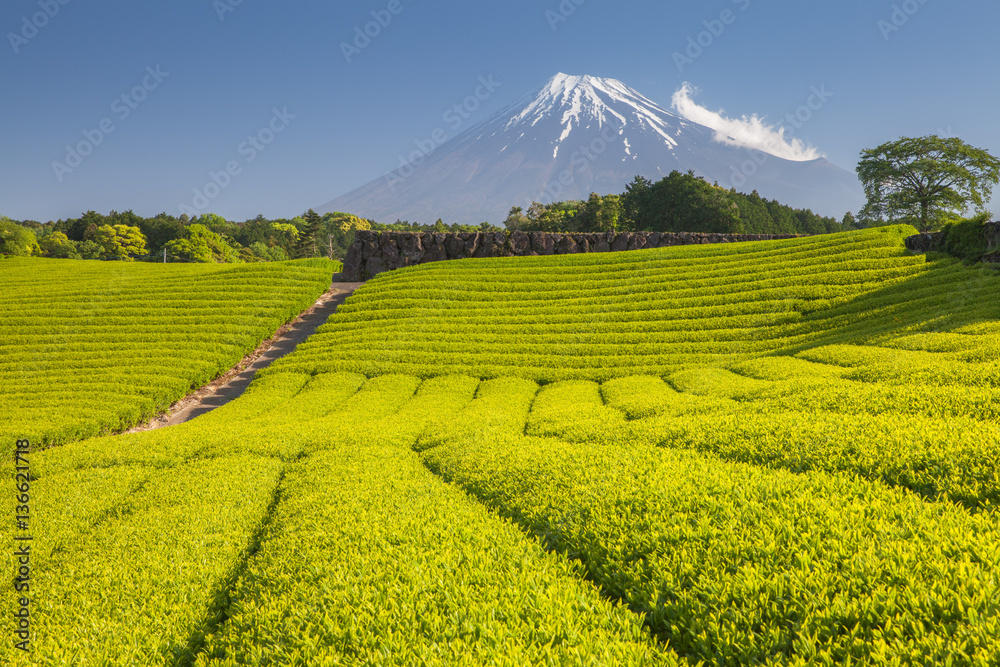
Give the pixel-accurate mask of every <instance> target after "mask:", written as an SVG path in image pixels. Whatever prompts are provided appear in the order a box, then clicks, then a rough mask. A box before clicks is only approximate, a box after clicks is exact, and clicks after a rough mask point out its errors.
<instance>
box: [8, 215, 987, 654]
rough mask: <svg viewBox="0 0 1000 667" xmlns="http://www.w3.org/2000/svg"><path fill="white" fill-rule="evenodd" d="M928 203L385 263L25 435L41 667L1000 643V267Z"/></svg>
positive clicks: (837, 650) (922, 648) (951, 647)
mask: <svg viewBox="0 0 1000 667" xmlns="http://www.w3.org/2000/svg"><path fill="white" fill-rule="evenodd" d="M907 231H908V230H907V229H904V228H895V229H886V230H874V231H867V232H860V233H852V234H845V235H835V236H830V237H825V238H822V239H800V240H795V241H790V242H775V243H766V244H746V245H739V246H719V247H702V248H682V249H666V250H657V251H640V252H634V253H621V254H616V255H606V256H575V257H555V258H545V259H542V258H539V259H535V258H530V259H519V260H510V261H507V260H490V261H483V262H479V261H469V262H452V263H444V264H440V265H429V266H425V267H416V268H414V269H409V270H404V271H400V272H397V273H394V274H390V275H387V276H383V277H380V278H379V279H377V280H375V281H372V282H371V283H370V284H369V285H367V286H365V287H364V288H362V289H361V290H359V291H358V292H357V293H356V295H355V296H354V297H353V298H352V299H351V300H350V301H349V304H348V305H349V307H348V308H345V309H344V310H343V311H342V312H341V313H339V314H338V315H336V316H335V317H334V318H333V319H332V320H331V322H330V324H328V325H327V326H326V328H325V329H324V330H323V333H322V334H321V335H320V336H318V337H317V338H316V339H315V340H313V341H311V342H310V343H309V344H307V345H305V346H301V347H300V349H299V351H297V352H296V353H294V354H293V355H290V356H289V357H287V358H286V359H285V360H283V361H282V362H281V363H280V364H277V365H276V366H275V367H272V369H270V370H269V371H268V372H267V373H265V374H264V375H263V376H262V377H260V378H259V379H258V380H257V381H256V382H255V383H254V385H253V386H252V387H251V389H250V391H249V392H248V393H247V395H245V396H244V397H242V398H241V399H240V400H238V401H236V402H234V403H232V404H229V405H227V406H225V407H223V408H221V409H219V410H216V411H215V412H212V413H210V414H208V415H206V416H204V417H202V418H199V419H197V420H194V421H192V422H190V423H188V424H184V425H182V426H179V427H173V428H170V429H163V430H160V431H154V432H148V433H140V434H133V435H126V436H113V437H105V438H98V439H92V440H87V441H83V442H77V443H73V444H70V445H67V446H64V447H60V448H55V449H50V450H47V451H44V452H40V453H38V454H33V455H32V456H31V461H32V463H31V465H32V474H33V476H34V477H35V480H34V481H33V494H34V497H35V498H37V504H36V507H37V510H34V511H35V514H33V518H32V522H33V523H32V525H33V530H34V533H35V538H36V541H35V544H36V545H38V548H37V551H36V552H35V554H34V555H33V559H34V560H33V567H35V568H36V570H35V571H36V572H37V573H38V575H37V578H36V580H35V584H34V585H35V586H36V587H37V589H36V590H37V591H38V592H37V595H38V602H37V603H36V606H35V607H34V608H33V613H34V616H33V619H34V622H35V623H36V628H38V633H37V639H36V653H35V654H33V655H32V656H31V659H33V660H34V661H35V662H34V663H30V664H84V665H92V664H93V665H98V664H130V663H134V664H195V665H200V666H202V667H207V666H210V665H211V666H218V667H222V666H229V665H259V664H274V665H293V664H345V665H374V664H379V665H400V666H402V665H413V664H422V665H470V666H471V665H483V664H495V665H581V666H582V665H595V664H614V665H696V664H706V665H720V666H721V665H736V664H739V665H749V664H760V665H796V666H798V665H811V664H829V665H849V664H850V665H856V664H864V665H886V666H889V665H924V664H935V665H937V664H951V665H991V664H994V663H995V660H996V656H998V655H1000V608H998V606H997V603H996V600H997V599H1000V578H998V576H997V572H1000V511H998V508H1000V472H998V470H1000V427H998V420H997V417H998V416H1000V415H998V413H1000V394H998V392H1000V372H998V364H1000V302H998V300H997V299H996V294H997V288H998V287H1000V277H998V274H997V273H996V272H995V271H992V270H990V269H984V268H972V267H966V266H963V265H961V264H960V263H958V262H953V261H951V260H947V259H934V260H933V261H930V262H928V261H926V259H925V258H924V257H909V256H907V255H906V254H905V253H904V252H903V251H902V250H901V248H902V243H901V238H902V236H903V235H905V234H906V233H907ZM570 285H575V286H576V287H575V288H571V287H570ZM574 289H575V290H576V293H575V294H574V292H573V290H574ZM581 329H584V330H582V331H581ZM464 341H473V343H474V344H466V343H465V342H464ZM341 343H343V345H344V347H341ZM463 346H464V347H463ZM529 362H530V363H529ZM326 371H335V372H326ZM392 371H395V372H392ZM400 371H405V372H400ZM458 371H462V372H458ZM366 373H368V374H370V375H371V377H366ZM13 531H14V528H13V527H12V526H11V525H10V524H9V523H8V524H4V525H3V530H2V531H0V540H3V541H4V542H5V543H11V538H12V535H11V533H12V532H13ZM12 595H13V592H12V591H10V590H9V587H7V588H4V589H2V590H0V607H3V608H5V609H6V608H10V607H11V606H12V605H13V604H14V601H13V600H12V598H11V596H12ZM94 619H100V620H99V622H98V621H95V620H94ZM8 658H9V659H10V661H11V662H12V663H13V664H29V662H27V658H26V657H25V656H23V655H20V654H16V653H14V652H13V649H11V648H10V646H9V644H4V645H2V646H0V661H6V660H8ZM5 664H6V663H5Z"/></svg>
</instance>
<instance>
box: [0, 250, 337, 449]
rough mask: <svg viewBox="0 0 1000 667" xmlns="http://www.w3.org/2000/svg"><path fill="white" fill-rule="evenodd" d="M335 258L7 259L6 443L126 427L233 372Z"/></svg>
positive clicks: (0, 324)
mask: <svg viewBox="0 0 1000 667" xmlns="http://www.w3.org/2000/svg"><path fill="white" fill-rule="evenodd" d="M333 269H334V263H332V262H327V266H325V267H324V266H318V265H312V266H304V265H299V264H297V263H294V262H292V263H283V264H253V265H238V266H225V265H224V266H220V265H211V266H195V265H177V264H171V265H163V264H136V263H130V264H121V263H103V262H81V261H74V260H53V259H32V258H12V259H7V260H5V261H3V262H0V284H2V285H3V291H2V293H0V313H2V316H0V317H2V319H0V414H3V415H4V419H3V423H2V424H0V440H2V441H3V445H2V448H3V451H10V448H11V447H12V443H13V442H14V440H15V439H16V438H31V440H32V441H34V442H36V443H47V444H59V443H62V442H67V441H72V440H78V439H81V438H85V437H91V436H94V435H97V434H99V433H102V432H106V431H113V430H123V429H126V428H128V427H129V426H132V425H134V424H136V423H137V422H140V421H142V420H143V419H146V418H149V417H152V416H154V415H155V414H157V413H158V412H161V411H163V410H164V409H166V408H167V407H169V406H170V404H171V403H173V402H174V401H176V400H177V399H179V398H181V397H183V396H184V395H185V394H186V393H188V392H189V391H190V390H191V389H192V388H193V387H198V386H200V385H202V384H205V383H206V382H208V381H210V380H212V379H213V378H215V377H217V376H218V375H219V374H220V373H222V372H224V371H226V370H229V368H230V367H232V366H233V365H234V364H235V363H236V362H237V361H239V360H240V359H241V358H242V357H243V356H244V355H245V354H247V353H248V352H250V351H252V350H253V349H254V348H255V347H256V346H257V345H258V344H259V343H260V342H261V341H262V340H264V339H265V338H267V337H268V336H270V335H271V334H272V333H273V332H274V331H275V330H276V329H277V328H278V327H280V326H281V325H282V324H284V323H285V322H287V321H288V320H290V319H291V318H293V317H294V316H295V315H297V314H298V313H300V312H301V311H302V310H304V309H306V308H307V307H309V306H310V305H311V304H312V303H313V302H314V301H315V300H316V298H317V297H318V296H319V295H320V294H322V293H323V292H324V291H325V290H326V289H327V288H328V287H329V285H330V279H331V276H332V273H333Z"/></svg>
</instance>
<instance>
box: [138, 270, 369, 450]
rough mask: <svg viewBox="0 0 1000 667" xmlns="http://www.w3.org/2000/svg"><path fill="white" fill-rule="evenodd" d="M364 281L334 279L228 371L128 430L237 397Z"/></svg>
mask: <svg viewBox="0 0 1000 667" xmlns="http://www.w3.org/2000/svg"><path fill="white" fill-rule="evenodd" d="M363 284H364V283H333V285H331V287H330V289H329V290H328V291H327V292H326V293H325V294H323V296H321V297H320V298H319V299H318V300H317V301H316V303H315V304H313V306H312V308H310V309H309V310H307V311H305V312H304V313H302V314H301V315H299V317H298V318H297V319H296V320H294V321H293V322H291V323H289V324H286V325H285V326H283V327H282V328H281V329H279V330H278V331H277V332H276V333H275V335H274V337H272V338H270V339H268V340H266V341H264V342H263V343H261V344H260V346H259V347H258V348H257V349H256V350H254V351H253V352H252V353H251V354H249V355H247V356H246V357H244V358H243V360H242V361H241V362H240V363H239V364H237V365H236V366H235V367H234V368H233V369H232V370H230V371H229V372H228V373H226V374H225V375H223V376H222V377H220V378H219V379H217V380H215V381H214V382H212V383H211V384H209V385H206V386H204V387H202V388H201V389H199V390H198V391H196V392H194V393H193V394H189V395H188V396H186V397H185V398H183V399H181V400H180V401H178V402H177V403H174V405H172V406H171V408H170V410H169V411H168V412H167V413H166V414H164V415H161V416H160V417H158V418H156V419H154V420H153V421H151V422H147V423H145V424H142V425H140V426H136V427H135V428H132V429H130V430H129V431H128V433H137V432H139V431H151V430H153V429H157V428H164V427H166V426H175V425H177V424H183V423H184V422H188V421H191V420H192V419H194V418H195V417H198V416H200V415H203V414H205V413H206V412H211V411H212V410H214V409H216V408H218V407H221V406H223V405H225V404H226V403H229V402H230V401H232V400H235V399H237V398H239V397H240V396H241V395H242V394H243V392H244V391H246V388H247V387H249V386H250V383H251V382H253V378H254V376H255V375H256V374H257V371H259V370H261V369H262V368H267V367H268V366H270V365H271V364H272V363H274V361H275V360H277V359H280V358H281V357H283V356H285V355H286V354H291V353H292V352H294V351H295V348H296V347H298V345H299V343H301V342H302V341H304V340H306V339H307V338H309V337H310V336H312V335H313V334H314V333H316V329H317V327H319V326H320V325H321V324H323V323H324V322H326V320H327V319H328V318H329V317H330V315H332V314H333V313H334V312H336V310H337V307H338V306H340V305H341V304H342V303H344V300H345V299H347V297H349V296H350V295H351V294H352V293H353V292H354V290H356V289H357V288H359V287H361V285H363Z"/></svg>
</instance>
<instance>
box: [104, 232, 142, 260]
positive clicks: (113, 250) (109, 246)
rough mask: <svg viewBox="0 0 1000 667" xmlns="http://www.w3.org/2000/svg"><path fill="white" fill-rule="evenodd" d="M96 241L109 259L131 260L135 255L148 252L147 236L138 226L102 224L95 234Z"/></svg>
mask: <svg viewBox="0 0 1000 667" xmlns="http://www.w3.org/2000/svg"><path fill="white" fill-rule="evenodd" d="M94 243H96V244H97V245H98V246H100V248H101V255H102V256H103V257H105V258H108V259H118V260H123V261H126V262H131V261H132V258H133V257H137V256H142V255H145V254H146V237H145V236H143V235H142V232H141V231H140V230H139V228H138V227H129V226H128V225H101V226H100V227H98V228H97V231H96V233H95V234H94Z"/></svg>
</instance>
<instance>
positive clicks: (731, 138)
mask: <svg viewBox="0 0 1000 667" xmlns="http://www.w3.org/2000/svg"><path fill="white" fill-rule="evenodd" d="M697 92H698V91H697V90H695V88H694V87H693V86H692V85H691V84H690V83H687V82H685V83H684V85H682V86H681V87H680V88H679V89H678V90H677V92H675V93H674V96H673V99H672V104H673V108H674V109H675V110H676V111H677V112H678V113H680V114H681V115H682V116H684V117H685V118H687V119H688V120H690V121H692V122H695V123H698V124H699V125H704V126H705V127H710V128H712V129H713V130H715V140H716V141H719V142H721V143H724V144H728V145H730V146H745V147H747V148H757V149H760V150H762V151H764V152H765V153H770V154H771V155H776V156H777V157H781V158H785V159H786V160H795V161H799V162H802V161H806V160H815V159H817V158H821V157H825V155H823V153H821V152H820V151H819V150H818V149H817V148H815V147H814V146H809V145H807V144H806V143H805V142H803V141H802V140H801V139H795V138H792V137H788V136H786V128H785V127H784V126H782V125H768V124H767V123H765V122H764V119H763V118H761V117H760V116H757V115H756V114H754V115H752V116H749V117H747V116H743V117H742V118H739V119H736V118H728V117H727V116H726V115H725V112H724V111H723V110H721V109H720V110H719V111H711V110H709V109H706V108H705V107H703V106H701V105H699V104H698V103H697V102H695V101H694V99H693V97H694V95H695V94H697Z"/></svg>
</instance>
